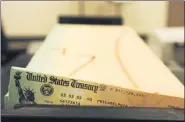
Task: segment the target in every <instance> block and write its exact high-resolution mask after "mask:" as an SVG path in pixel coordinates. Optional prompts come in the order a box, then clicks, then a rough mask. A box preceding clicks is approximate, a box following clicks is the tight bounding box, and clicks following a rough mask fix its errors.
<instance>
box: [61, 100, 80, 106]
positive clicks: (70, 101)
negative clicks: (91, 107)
mask: <svg viewBox="0 0 185 122" xmlns="http://www.w3.org/2000/svg"><path fill="white" fill-rule="evenodd" d="M60 102H61V103H62V105H78V106H80V102H77V101H72V100H60Z"/></svg>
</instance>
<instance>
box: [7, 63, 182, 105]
mask: <svg viewBox="0 0 185 122" xmlns="http://www.w3.org/2000/svg"><path fill="white" fill-rule="evenodd" d="M8 97H9V98H8V109H12V108H13V107H14V105H15V104H55V105H77V106H83V105H88V106H120V107H160V108H168V107H172V108H184V98H178V97H173V96H165V95H160V94H155V93H146V92H142V91H135V90H131V89H126V88H120V87H116V86H110V85H106V84H99V83H96V82H90V81H83V80H78V79H71V78H67V77H61V76H55V75H49V74H44V73H38V72H32V71H30V70H28V69H25V68H19V67H12V68H11V76H10V85H9V96H8Z"/></svg>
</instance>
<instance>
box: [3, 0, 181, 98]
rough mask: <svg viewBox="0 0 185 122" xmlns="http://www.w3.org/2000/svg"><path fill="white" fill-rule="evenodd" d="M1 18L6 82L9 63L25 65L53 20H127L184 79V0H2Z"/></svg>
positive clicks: (114, 22) (116, 22)
mask: <svg viewBox="0 0 185 122" xmlns="http://www.w3.org/2000/svg"><path fill="white" fill-rule="evenodd" d="M1 21H2V23H1V24H2V28H1V31H2V32H1V43H2V45H1V52H2V53H1V62H2V68H1V73H2V75H1V76H2V79H3V80H2V81H3V82H4V84H6V85H7V84H8V79H9V70H10V67H11V66H12V65H14V66H20V67H25V66H26V65H27V63H28V62H29V61H30V59H31V57H32V55H33V54H34V53H35V51H36V50H37V49H38V48H39V46H40V45H41V44H42V42H43V41H44V39H45V37H46V36H47V34H48V33H49V31H50V30H51V29H52V27H53V26H54V25H55V24H56V23H58V24H62V23H72V24H75V23H77V24H106V25H123V26H124V25H128V26H130V27H132V28H133V29H134V30H135V31H136V32H137V33H138V35H139V36H140V37H141V38H142V39H143V41H144V42H145V43H146V44H147V45H148V46H149V47H150V48H151V50H152V51H153V52H154V53H156V55H157V56H158V57H159V58H160V59H161V60H162V61H163V62H164V64H165V65H166V66H168V67H169V69H170V70H171V71H172V72H173V73H174V74H175V75H176V76H177V77H178V78H179V79H180V81H182V83H184V2H171V1H137V2H136V1H114V2H111V1H3V2H1ZM2 86H3V85H2ZM6 90H7V89H4V91H6ZM2 93H3V92H2ZM4 93H5V92H4ZM3 96H4V95H3Z"/></svg>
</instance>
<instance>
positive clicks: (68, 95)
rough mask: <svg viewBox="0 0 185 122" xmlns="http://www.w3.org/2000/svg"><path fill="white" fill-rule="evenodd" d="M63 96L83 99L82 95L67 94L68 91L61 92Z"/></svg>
mask: <svg viewBox="0 0 185 122" xmlns="http://www.w3.org/2000/svg"><path fill="white" fill-rule="evenodd" d="M61 97H63V98H71V99H76V100H81V99H82V96H80V95H74V94H67V93H61Z"/></svg>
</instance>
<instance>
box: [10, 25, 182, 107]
mask: <svg viewBox="0 0 185 122" xmlns="http://www.w3.org/2000/svg"><path fill="white" fill-rule="evenodd" d="M6 98H7V99H6V100H7V101H6V102H7V108H8V109H12V108H13V107H14V106H15V105H16V104H55V105H80V106H83V105H88V106H120V107H161V108H168V107H172V108H184V86H183V84H181V82H180V81H179V80H178V79H177V78H176V77H175V76H174V75H173V74H172V73H171V72H170V70H169V69H168V68H167V67H166V66H165V65H164V64H163V63H162V62H161V61H160V60H159V59H158V58H157V56H156V55H155V54H154V53H153V52H152V51H151V50H150V49H149V48H148V46H147V45H145V43H144V42H143V40H141V39H140V38H139V36H138V35H137V33H136V32H135V31H134V30H132V29H131V28H130V27H127V26H97V25H55V26H54V28H53V29H52V31H51V32H50V33H49V35H48V36H47V38H46V39H45V41H44V43H43V44H42V45H41V47H40V48H39V49H38V51H37V52H36V53H35V55H34V56H33V58H32V60H31V61H30V62H29V64H28V66H27V67H26V68H19V67H12V69H11V76H10V85H9V93H8V94H7V97H6Z"/></svg>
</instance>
